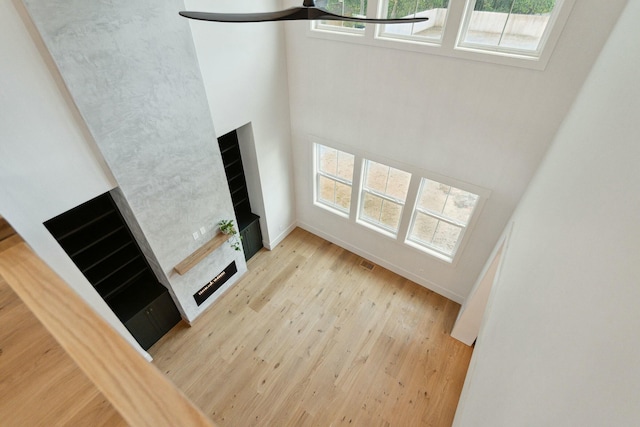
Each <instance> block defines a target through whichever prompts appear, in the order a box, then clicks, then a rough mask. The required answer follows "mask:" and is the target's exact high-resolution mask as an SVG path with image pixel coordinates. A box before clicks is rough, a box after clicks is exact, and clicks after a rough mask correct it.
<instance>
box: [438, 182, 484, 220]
mask: <svg viewBox="0 0 640 427" xmlns="http://www.w3.org/2000/svg"><path fill="white" fill-rule="evenodd" d="M477 201H478V196H477V195H475V194H473V193H469V192H467V191H464V190H460V189H459V188H455V187H451V191H450V192H449V197H448V198H447V202H446V204H445V206H444V209H443V211H442V213H443V214H444V216H446V217H447V218H452V219H455V220H457V221H460V222H462V223H464V224H466V223H467V222H469V218H470V217H471V214H472V213H473V208H474V207H475V206H476V202H477Z"/></svg>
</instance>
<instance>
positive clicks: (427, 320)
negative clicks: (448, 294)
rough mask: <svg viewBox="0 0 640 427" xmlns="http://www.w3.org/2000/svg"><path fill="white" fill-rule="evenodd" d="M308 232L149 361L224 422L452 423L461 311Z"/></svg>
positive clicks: (262, 256)
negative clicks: (455, 334)
mask: <svg viewBox="0 0 640 427" xmlns="http://www.w3.org/2000/svg"><path fill="white" fill-rule="evenodd" d="M361 261H362V258H360V257H359V256H357V255H355V254H353V253H350V252H349V251H346V250H344V249H342V248H340V247H338V246H336V245H334V244H331V243H329V242H326V241H324V240H323V239H321V238H319V237H317V236H314V235H312V234H310V233H308V232H306V231H304V230H301V229H296V230H294V231H293V232H292V233H291V234H290V235H289V236H288V237H287V238H286V239H285V240H284V241H283V242H282V243H280V244H279V245H278V247H277V248H274V249H273V250H272V251H261V252H259V253H258V254H257V255H256V256H255V257H254V258H252V259H251V260H250V261H249V263H248V266H249V271H248V273H247V274H246V275H245V276H244V277H243V278H242V279H241V280H240V281H239V282H238V283H237V284H236V285H234V287H232V288H231V289H230V290H229V291H227V293H226V294H224V295H223V296H222V297H221V298H220V299H219V300H218V301H216V303H215V304H214V305H213V306H212V307H210V308H209V309H208V310H207V312H206V313H203V314H202V315H201V317H200V318H199V319H198V321H197V322H195V324H194V325H193V326H192V327H191V328H175V329H174V330H172V331H171V332H169V334H167V335H166V336H165V337H163V338H162V339H161V340H160V341H159V342H158V343H156V344H155V345H154V346H153V347H152V348H151V349H150V353H151V354H152V355H153V356H154V364H156V366H158V367H159V368H160V369H161V370H162V371H163V372H165V373H166V374H167V376H168V377H169V378H171V379H172V380H173V382H174V383H175V384H177V385H178V386H179V387H181V388H182V389H183V390H184V391H185V393H186V394H187V395H188V396H189V397H190V398H191V399H192V400H193V401H194V402H196V403H197V404H198V405H199V406H200V407H201V408H202V409H203V411H205V413H207V414H208V415H209V416H210V417H211V418H212V419H213V420H214V421H215V422H217V423H218V424H220V425H221V426H238V425H242V426H275V425H277V426H288V425H291V426H293V425H295V426H316V425H322V426H328V425H333V426H339V425H350V426H353V425H358V426H412V425H423V424H424V425H434V426H447V425H450V424H451V422H452V420H453V416H454V413H455V409H456V406H457V401H458V398H459V395H460V391H461V390H462V383H463V381H464V376H465V374H466V370H467V367H468V364H469V359H470V357H471V353H472V349H471V348H470V347H467V346H465V345H464V344H462V343H460V342H458V341H456V340H454V339H453V338H451V337H450V336H449V332H450V329H451V326H452V325H453V321H454V320H455V317H456V315H457V311H458V310H459V305H458V304H455V303H453V302H451V301H448V300H447V299H445V298H443V297H441V296H439V295H437V294H435V293H433V292H431V291H429V290H427V289H424V288H422V287H421V286H419V285H417V284H415V283H413V282H411V281H409V280H407V279H404V278H402V277H399V276H397V275H396V274H394V273H392V272H390V271H388V270H385V269H384V268H382V267H380V266H375V267H374V269H373V270H372V271H370V270H367V269H365V268H363V267H361V266H360V262H361Z"/></svg>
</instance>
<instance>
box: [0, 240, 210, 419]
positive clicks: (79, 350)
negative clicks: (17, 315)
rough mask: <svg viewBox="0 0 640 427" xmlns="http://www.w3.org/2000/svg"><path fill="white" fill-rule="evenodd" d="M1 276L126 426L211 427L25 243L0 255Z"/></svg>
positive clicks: (66, 387)
mask: <svg viewBox="0 0 640 427" xmlns="http://www.w3.org/2000/svg"><path fill="white" fill-rule="evenodd" d="M0 275H2V276H3V277H4V279H5V280H6V282H7V283H8V284H9V285H10V286H11V287H12V289H13V290H14V291H15V292H16V294H18V296H19V297H20V298H21V299H22V301H24V303H25V305H27V306H28V307H29V309H30V310H31V311H32V312H33V314H34V315H36V317H37V318H38V319H39V320H40V321H41V322H42V324H43V325H44V326H45V327H46V328H47V329H48V330H49V332H50V333H51V334H52V335H53V336H55V339H56V340H57V341H58V342H59V343H60V345H61V346H62V347H63V348H64V349H65V350H66V352H67V353H68V354H69V355H70V356H72V358H73V359H74V361H75V362H76V364H77V365H78V366H79V367H80V368H81V369H82V370H83V372H84V373H85V374H86V375H87V376H88V377H89V378H90V380H91V381H92V382H93V383H94V384H95V385H96V386H97V387H98V389H99V390H100V391H101V392H102V393H104V395H105V396H106V397H107V398H108V399H109V401H110V402H111V403H112V404H113V406H114V407H115V408H116V409H117V410H118V411H119V412H120V414H121V415H122V417H123V418H124V419H125V420H126V422H127V423H129V424H131V425H136V426H146V425H148V426H176V425H190V426H211V425H213V424H212V423H211V422H210V420H208V419H207V418H206V416H204V415H203V414H202V412H200V411H199V410H198V409H197V408H196V407H195V406H193V405H192V404H191V402H189V401H188V399H186V398H185V396H184V395H183V394H182V393H181V392H180V391H179V390H177V389H176V388H175V387H174V386H173V385H172V384H171V383H170V382H169V381H168V380H167V379H166V378H164V377H163V376H162V375H161V374H160V373H159V372H158V371H157V370H156V369H155V368H154V367H153V366H151V365H150V364H149V363H148V362H147V361H146V360H144V358H142V357H141V356H140V355H139V354H138V353H137V352H136V351H135V350H134V349H133V348H132V347H131V346H130V345H129V344H128V343H127V342H126V341H125V340H124V339H123V338H122V337H121V336H119V335H118V334H117V333H116V332H115V331H114V330H113V329H112V328H111V327H110V326H109V325H108V324H107V323H106V322H105V321H104V320H103V319H102V318H101V317H99V316H98V315H97V314H96V313H95V312H94V311H93V310H91V309H90V308H89V307H88V306H87V305H86V303H85V302H84V301H83V300H81V299H80V297H79V296H78V295H77V294H75V293H74V292H73V291H72V290H71V289H70V288H69V287H68V286H67V285H66V284H65V283H64V282H63V281H62V280H61V279H60V278H59V277H58V276H56V275H55V274H54V273H53V272H52V271H51V270H50V269H49V268H48V267H47V266H46V265H45V264H44V262H42V260H40V259H39V258H38V257H37V256H36V255H35V254H34V253H33V252H32V251H31V250H30V249H29V248H28V247H27V246H26V245H25V244H24V243H20V244H18V245H16V246H13V247H11V248H9V249H7V250H5V251H3V252H0ZM54 378H57V377H55V376H54ZM28 384H31V383H28ZM61 387H62V388H63V389H68V388H69V386H68V385H65V384H62V385H61ZM37 424H39V423H28V424H26V425H37Z"/></svg>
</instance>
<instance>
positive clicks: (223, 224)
mask: <svg viewBox="0 0 640 427" xmlns="http://www.w3.org/2000/svg"><path fill="white" fill-rule="evenodd" d="M218 228H219V229H220V232H222V234H227V235H229V236H231V239H230V240H229V244H230V245H231V247H232V248H233V249H235V250H236V251H239V250H240V249H241V246H240V238H239V237H238V230H236V227H235V225H233V220H232V219H223V220H220V221H219V222H218Z"/></svg>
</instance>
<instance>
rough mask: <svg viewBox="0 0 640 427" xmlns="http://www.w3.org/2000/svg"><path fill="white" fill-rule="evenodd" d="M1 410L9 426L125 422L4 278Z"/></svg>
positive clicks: (0, 302) (1, 282)
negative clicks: (98, 405) (96, 404)
mask: <svg viewBox="0 0 640 427" xmlns="http://www.w3.org/2000/svg"><path fill="white" fill-rule="evenodd" d="M7 240H9V239H6V240H4V242H7ZM20 241H21V239H16V240H14V242H18V243H19V242H20ZM8 247H9V246H8V245H7V246H6V247H5V249H7V248H8ZM95 401H98V402H101V404H100V407H99V408H97V407H96V406H95V404H94V402H95ZM97 409H99V410H97ZM0 414H1V415H0V419H1V420H2V421H1V422H0V424H2V425H3V426H6V427H11V426H32V425H34V426H35V425H52V426H53V425H55V426H63V425H69V426H81V425H86V426H89V425H90V426H101V425H104V426H125V425H126V423H125V421H124V419H123V418H122V417H121V416H120V414H119V413H118V412H117V411H116V410H115V409H114V408H113V406H111V404H109V403H108V402H107V401H106V399H105V398H104V396H103V395H102V393H100V391H98V389H97V388H96V387H95V385H94V384H93V383H92V382H91V381H90V380H89V379H88V378H87V377H86V375H84V373H83V372H82V371H81V370H80V369H79V368H78V367H77V365H76V364H75V363H74V362H73V360H71V358H70V357H69V356H68V355H67V353H66V352H65V351H64V350H63V349H62V348H61V347H60V345H59V344H58V343H57V342H56V341H55V340H54V339H53V337H52V336H51V334H49V332H48V331H47V330H46V329H45V328H44V327H43V326H42V324H41V323H40V322H39V321H38V320H37V319H36V318H35V316H34V315H33V314H32V313H31V311H30V310H29V309H28V308H27V307H26V306H25V305H24V303H23V302H22V301H21V300H20V299H19V298H18V296H17V295H16V294H15V292H13V290H11V288H10V287H9V286H8V284H7V283H6V281H5V280H4V279H3V278H2V276H0Z"/></svg>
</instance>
